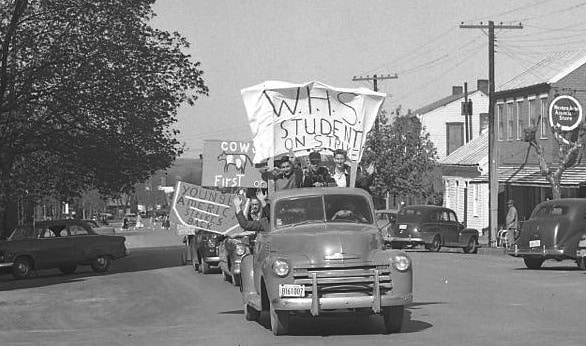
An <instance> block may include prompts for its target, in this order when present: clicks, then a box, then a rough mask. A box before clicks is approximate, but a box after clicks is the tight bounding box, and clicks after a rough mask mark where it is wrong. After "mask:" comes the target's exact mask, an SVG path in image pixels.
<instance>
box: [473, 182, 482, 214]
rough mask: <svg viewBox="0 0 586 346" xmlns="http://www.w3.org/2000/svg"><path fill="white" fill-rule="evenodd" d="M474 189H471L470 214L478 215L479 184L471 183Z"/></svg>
mask: <svg viewBox="0 0 586 346" xmlns="http://www.w3.org/2000/svg"><path fill="white" fill-rule="evenodd" d="M472 186H474V189H473V190H472V195H473V196H472V214H473V215H474V216H478V208H479V206H480V189H479V187H480V184H472Z"/></svg>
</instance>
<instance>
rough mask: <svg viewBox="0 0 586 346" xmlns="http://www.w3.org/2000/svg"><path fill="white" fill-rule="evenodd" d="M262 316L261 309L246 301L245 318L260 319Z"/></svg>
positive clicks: (249, 319) (250, 319)
mask: <svg viewBox="0 0 586 346" xmlns="http://www.w3.org/2000/svg"><path fill="white" fill-rule="evenodd" d="M259 317H260V311H258V310H256V309H255V308H253V307H252V306H250V305H248V304H246V303H244V318H245V319H246V320H247V321H258V318H259Z"/></svg>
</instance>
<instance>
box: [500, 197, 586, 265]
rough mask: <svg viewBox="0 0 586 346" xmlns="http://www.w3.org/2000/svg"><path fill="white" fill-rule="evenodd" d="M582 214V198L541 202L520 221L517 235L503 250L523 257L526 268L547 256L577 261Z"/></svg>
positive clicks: (584, 227)
mask: <svg viewBox="0 0 586 346" xmlns="http://www.w3.org/2000/svg"><path fill="white" fill-rule="evenodd" d="M585 215H586V199H585V198H564V199H555V200H550V201H545V202H541V203H539V204H538V205H537V206H536V207H535V208H534V209H533V212H532V213H531V216H530V217H529V220H526V221H525V222H523V224H522V225H521V229H520V232H519V233H520V234H519V237H518V239H517V240H516V241H515V243H514V244H512V246H510V247H509V248H508V249H507V253H508V254H509V255H511V256H514V257H521V258H523V261H524V262H525V265H526V266H527V268H529V269H539V268H540V267H541V265H542V264H543V262H545V260H548V259H554V260H558V261H561V260H572V261H575V262H577V263H578V262H579V258H580V256H579V254H578V253H577V251H578V250H579V249H578V244H579V243H580V241H581V240H582V238H586V219H585V218H584V216H585ZM578 264H579V263H578Z"/></svg>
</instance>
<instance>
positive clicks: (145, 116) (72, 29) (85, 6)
mask: <svg viewBox="0 0 586 346" xmlns="http://www.w3.org/2000/svg"><path fill="white" fill-rule="evenodd" d="M154 2H155V0H102V1H92V0H59V1H57V0H53V1H51V0H7V1H3V2H2V3H1V4H0V184H1V185H2V186H0V217H1V216H2V213H3V212H5V211H6V208H7V206H8V203H9V201H10V200H11V199H14V197H15V196H17V195H21V194H25V193H26V195H27V196H28V197H30V198H40V197H42V196H46V195H50V194H53V195H56V196H63V197H71V196H74V195H78V194H79V193H80V192H81V191H84V190H88V189H93V188H95V189H97V190H99V191H100V192H101V193H103V194H107V195H118V194H120V193H124V192H128V191H130V190H131V189H132V186H134V184H135V183H137V182H140V181H144V180H145V179H146V178H147V177H148V176H149V175H150V174H152V173H154V172H155V171H157V170H160V169H165V168H167V167H169V166H170V165H171V164H172V162H173V161H174V160H175V158H176V157H177V156H179V155H180V154H181V153H182V152H183V147H182V145H181V144H180V143H179V141H178V140H177V138H176V137H177V134H178V130H177V129H175V128H174V127H173V125H174V123H175V122H176V121H177V117H176V115H177V113H176V112H177V109H178V107H179V106H180V105H181V104H184V103H187V104H191V105H192V104H194V102H195V101H196V100H197V99H198V97H199V96H201V95H207V92H208V88H207V86H206V85H205V83H204V80H203V79H202V74H203V72H202V71H201V70H200V67H199V65H200V64H199V62H194V61H192V59H191V57H190V56H189V55H187V54H185V53H184V52H183V50H184V49H185V48H187V47H189V43H188V42H187V40H186V39H185V38H184V37H182V36H181V35H180V34H179V33H177V32H166V31H161V30H158V29H156V28H153V27H151V26H149V21H150V20H151V19H152V18H153V16H154V15H155V14H154V12H153V11H152V8H151V7H152V5H153V4H154ZM2 220H3V224H4V226H6V224H5V222H6V221H5V220H6V219H5V218H4V217H2Z"/></svg>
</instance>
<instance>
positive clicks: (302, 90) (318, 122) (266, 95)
mask: <svg viewBox="0 0 586 346" xmlns="http://www.w3.org/2000/svg"><path fill="white" fill-rule="evenodd" d="M241 93H242V98H243V101H244V107H245V108H246V113H247V115H248V121H249V125H250V129H251V131H252V136H253V141H254V147H255V149H256V153H255V156H254V160H253V161H254V163H260V162H262V161H264V160H266V159H268V158H270V157H272V156H278V155H282V154H286V153H289V152H291V151H292V152H294V153H296V154H299V155H302V154H307V152H308V151H312V150H319V151H321V150H324V149H328V150H330V151H334V150H336V149H344V150H346V151H347V153H348V158H349V159H350V160H352V161H360V159H361V158H362V150H363V148H364V143H365V141H366V134H367V133H368V132H369V131H370V129H371V128H372V126H373V124H374V122H375V119H376V116H377V115H378V112H379V109H380V107H381V105H382V103H383V101H384V99H385V97H386V94H384V93H378V92H374V91H372V90H369V89H366V88H358V89H346V88H334V87H331V86H328V85H325V84H323V83H320V82H309V83H305V84H292V83H287V82H279V81H267V82H264V83H261V84H258V85H255V86H252V87H249V88H246V89H242V91H241Z"/></svg>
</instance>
